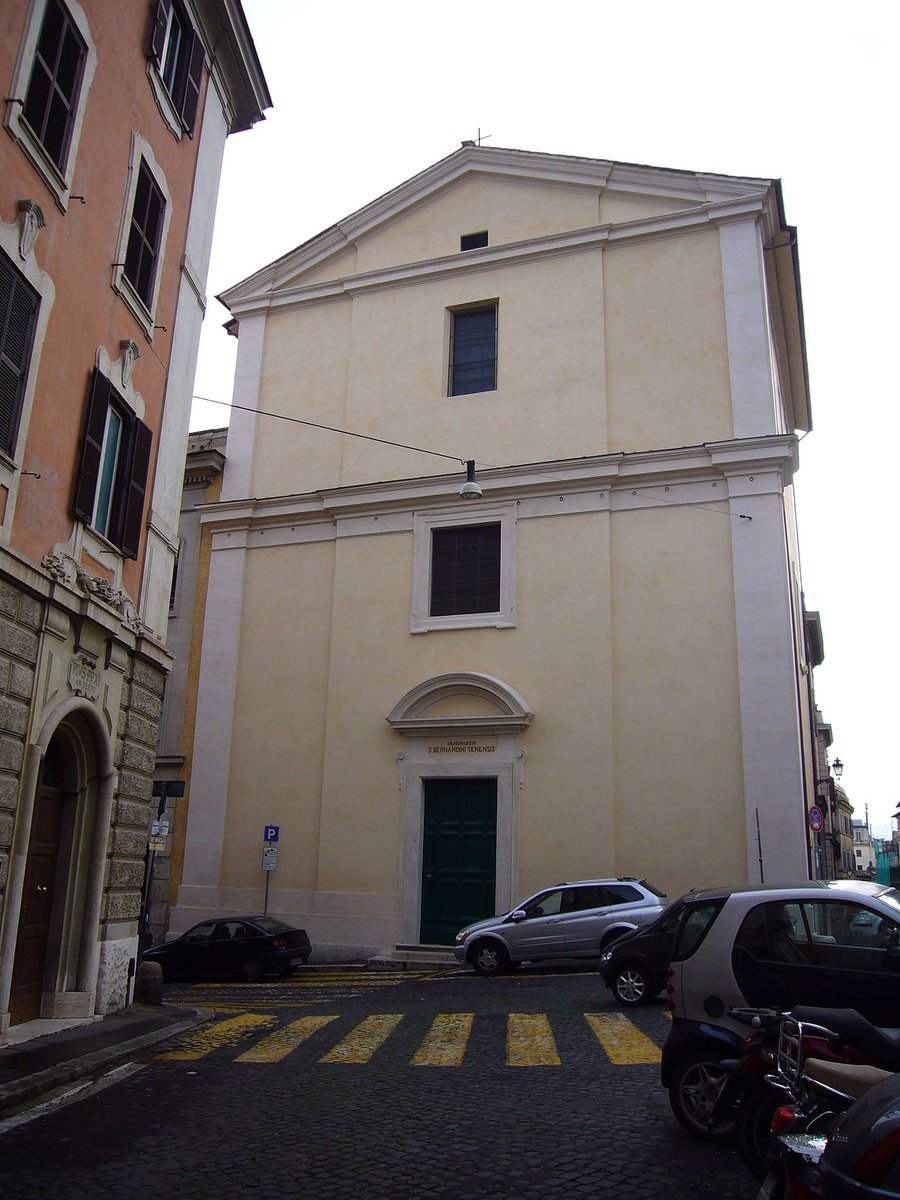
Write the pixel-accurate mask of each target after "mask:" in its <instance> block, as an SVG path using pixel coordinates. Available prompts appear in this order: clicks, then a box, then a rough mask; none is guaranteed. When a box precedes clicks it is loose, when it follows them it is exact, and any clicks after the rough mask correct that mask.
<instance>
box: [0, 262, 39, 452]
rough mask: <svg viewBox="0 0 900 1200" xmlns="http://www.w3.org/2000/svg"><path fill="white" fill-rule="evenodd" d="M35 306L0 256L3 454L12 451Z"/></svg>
mask: <svg viewBox="0 0 900 1200" xmlns="http://www.w3.org/2000/svg"><path fill="white" fill-rule="evenodd" d="M38 303H39V300H38V295H37V292H35V291H34V289H33V288H32V287H31V285H30V284H29V283H28V282H27V281H26V280H25V279H23V278H22V276H21V275H20V274H19V272H18V271H17V270H16V269H15V267H14V266H13V265H12V263H11V262H10V261H9V260H8V259H7V257H6V255H5V254H0V449H3V450H5V451H6V453H7V454H13V453H14V451H15V443H16V434H17V433H18V430H19V413H20V411H21V407H22V395H23V393H24V391H25V381H26V379H27V378H28V364H29V361H30V358H31V345H32V340H33V338H34V327H35V324H36V321H37V311H38Z"/></svg>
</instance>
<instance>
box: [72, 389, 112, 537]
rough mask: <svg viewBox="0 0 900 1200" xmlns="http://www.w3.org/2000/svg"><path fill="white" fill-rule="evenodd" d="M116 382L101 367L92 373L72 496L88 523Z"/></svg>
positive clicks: (75, 507)
mask: <svg viewBox="0 0 900 1200" xmlns="http://www.w3.org/2000/svg"><path fill="white" fill-rule="evenodd" d="M111 393H112V385H111V384H110V382H109V380H108V379H107V378H106V376H105V375H101V374H100V372H99V371H98V370H97V368H96V367H95V368H94V374H93V376H92V377H91V391H90V395H89V397H88V407H87V414H86V416H85V419H84V435H83V438H82V443H81V459H80V461H79V463H78V473H77V474H76V476H75V495H74V497H73V499H72V511H73V512H74V514H75V516H76V517H81V519H82V521H87V522H88V524H90V522H91V521H92V520H93V516H94V497H95V495H96V492H97V479H98V477H99V475H100V454H101V451H102V449H103V431H104V429H105V428H106V411H107V409H108V408H109V399H110V395H111Z"/></svg>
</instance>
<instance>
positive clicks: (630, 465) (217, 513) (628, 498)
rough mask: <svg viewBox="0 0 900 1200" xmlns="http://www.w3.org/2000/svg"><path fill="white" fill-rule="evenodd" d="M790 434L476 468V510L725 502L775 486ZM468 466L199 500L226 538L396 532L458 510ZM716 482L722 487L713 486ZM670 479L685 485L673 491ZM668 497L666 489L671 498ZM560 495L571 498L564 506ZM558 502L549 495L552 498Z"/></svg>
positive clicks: (791, 462)
mask: <svg viewBox="0 0 900 1200" xmlns="http://www.w3.org/2000/svg"><path fill="white" fill-rule="evenodd" d="M797 453H798V446H797V439H796V437H795V436H794V435H793V434H782V435H776V436H772V437H762V438H744V439H741V440H740V441H728V442H708V443H705V444H703V445H700V446H688V447H676V448H671V449H663V450H653V451H642V452H638V453H632V454H610V455H599V456H594V457H589V458H578V459H565V460H558V461H555V462H547V463H522V464H517V465H514V466H510V467H493V468H481V467H479V469H478V481H479V483H480V484H481V487H482V489H483V492H484V499H483V501H479V502H476V503H474V504H472V505H471V508H470V511H471V513H472V516H473V518H476V517H477V514H478V511H479V509H480V508H483V507H484V506H485V505H489V504H490V503H491V502H492V501H494V502H498V503H499V502H504V503H509V502H511V501H517V502H518V504H519V509H518V515H519V517H520V518H527V517H529V516H545V515H547V514H548V512H550V511H553V512H559V513H560V514H563V513H565V512H571V511H573V510H577V511H590V510H596V511H622V510H624V509H629V510H631V509H635V508H640V507H652V508H659V507H660V506H661V505H663V504H666V503H668V504H671V505H677V506H678V507H683V506H685V505H686V504H692V505H693V504H708V503H722V502H723V501H724V502H727V501H728V500H729V499H730V498H737V497H738V496H740V497H741V498H742V499H743V498H744V497H746V496H747V495H761V494H778V495H780V494H781V493H782V492H783V490H784V488H785V487H787V486H788V485H789V484H790V483H791V482H792V480H793V474H794V471H795V469H796V467H797ZM462 478H463V473H462V469H460V471H459V472H456V473H454V474H452V475H432V476H423V477H420V478H416V479H398V480H392V481H388V482H379V483H366V484H359V485H355V486H350V487H344V488H323V489H321V490H320V491H317V492H309V493H304V494H301V495H287V496H273V497H266V498H262V499H256V498H242V499H240V500H226V501H218V502H216V503H211V504H204V505H198V506H197V512H198V513H199V515H200V521H201V524H203V525H204V526H205V527H207V528H209V529H210V530H211V531H212V532H213V533H214V534H218V533H221V534H223V535H227V540H226V541H223V542H222V543H221V548H222V549H225V548H229V549H243V548H250V547H251V546H258V545H263V544H265V543H264V542H263V541H262V539H263V538H264V537H265V535H266V534H267V533H280V534H281V535H282V538H283V540H285V541H291V540H298V541H299V540H303V541H313V540H315V541H321V540H330V539H332V538H334V537H335V536H337V527H338V526H339V525H341V524H342V523H347V525H348V528H350V529H352V531H353V533H354V534H357V533H363V532H365V533H371V534H376V533H392V532H396V531H398V530H401V529H402V530H407V529H411V528H412V521H413V517H414V515H415V514H416V513H421V512H434V511H435V510H436V509H440V508H441V507H444V506H445V507H446V508H447V510H448V511H452V512H457V511H459V507H460V504H461V503H462V501H460V499H459V487H460V482H461V480H462ZM711 488H719V489H720V492H716V493H715V494H714V493H713V492H712V491H711V490H710V489H711ZM669 489H680V490H679V491H678V495H676V496H671V495H669ZM667 497H668V498H667ZM561 501H569V502H571V505H572V507H569V508H566V507H565V506H561V503H560V502H561ZM551 502H552V503H551Z"/></svg>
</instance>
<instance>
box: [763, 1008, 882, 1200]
mask: <svg viewBox="0 0 900 1200" xmlns="http://www.w3.org/2000/svg"><path fill="white" fill-rule="evenodd" d="M810 1014H815V1015H816V1016H817V1017H821V1016H822V1015H823V1014H824V1015H825V1016H826V1019H827V1020H828V1021H829V1025H828V1026H826V1025H824V1024H819V1023H818V1022H817V1021H814V1020H810ZM850 1037H852V1038H853V1039H855V1042H856V1043H857V1044H856V1045H855V1046H853V1053H854V1057H855V1058H856V1059H857V1061H849V1060H848V1059H847V1058H843V1059H841V1058H836V1057H831V1058H822V1057H817V1056H816V1054H812V1053H810V1051H811V1050H812V1049H814V1048H815V1049H816V1051H817V1052H818V1050H819V1049H820V1048H821V1046H822V1044H823V1043H824V1044H825V1045H826V1046H828V1047H829V1048H830V1049H831V1050H834V1051H838V1049H839V1048H840V1047H841V1046H843V1047H845V1048H849V1045H850V1044H849V1042H846V1041H844V1039H845V1038H850ZM862 1054H866V1055H869V1056H870V1058H871V1057H876V1056H878V1057H879V1061H881V1062H885V1061H888V1060H889V1059H890V1058H891V1056H892V1055H893V1056H894V1061H895V1062H896V1061H898V1059H900V1031H898V1030H883V1029H878V1028H877V1027H876V1026H873V1025H871V1024H870V1023H869V1022H868V1021H866V1020H865V1018H863V1017H861V1016H860V1015H859V1013H857V1012H855V1010H853V1009H831V1010H828V1009H794V1010H793V1013H791V1014H785V1015H784V1017H783V1019H782V1021H781V1026H780V1030H779V1036H778V1047H777V1050H776V1052H775V1057H774V1069H773V1070H772V1071H771V1072H769V1073H767V1074H766V1076H765V1077H764V1078H765V1082H766V1083H767V1084H768V1085H769V1086H770V1087H771V1089H772V1090H773V1092H774V1095H775V1098H776V1099H775V1103H774V1105H773V1107H772V1109H771V1113H770V1122H769V1130H770V1136H769V1138H768V1144H767V1145H766V1146H765V1149H764V1150H762V1149H761V1148H760V1147H757V1149H758V1150H759V1152H760V1153H761V1154H763V1157H764V1158H766V1159H767V1160H768V1171H767V1173H766V1174H765V1176H764V1177H763V1179H762V1184H761V1186H760V1190H759V1192H758V1193H757V1198H756V1200H819V1198H820V1197H821V1196H822V1195H823V1183H822V1165H821V1164H822V1161H823V1156H824V1154H825V1152H826V1149H827V1147H828V1145H829V1134H830V1133H831V1132H832V1130H833V1128H834V1126H835V1123H836V1122H837V1121H838V1120H839V1119H840V1118H841V1117H842V1115H843V1114H845V1113H847V1112H848V1110H850V1109H851V1107H852V1106H853V1105H854V1104H855V1103H856V1102H857V1101H859V1100H860V1099H861V1098H863V1097H865V1096H866V1094H867V1093H868V1092H869V1091H870V1090H871V1089H873V1088H877V1086H878V1085H879V1084H883V1083H885V1082H886V1081H888V1080H891V1079H893V1078H894V1076H895V1073H896V1071H897V1068H896V1067H894V1068H893V1069H886V1068H885V1067H884V1066H878V1065H875V1064H874V1063H873V1062H871V1061H858V1059H859V1057H860V1056H861V1055H862ZM748 1165H749V1164H748ZM854 1194H855V1193H854ZM881 1194H884V1193H881ZM887 1194H891V1193H887Z"/></svg>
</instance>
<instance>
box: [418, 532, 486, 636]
mask: <svg viewBox="0 0 900 1200" xmlns="http://www.w3.org/2000/svg"><path fill="white" fill-rule="evenodd" d="M499 610H500V524H499V522H497V523H493V522H492V523H490V524H483V525H455V526H450V527H449V528H446V529H433V530H432V532H431V616H433V617H444V616H451V615H454V614H457V613H484V612H499Z"/></svg>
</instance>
